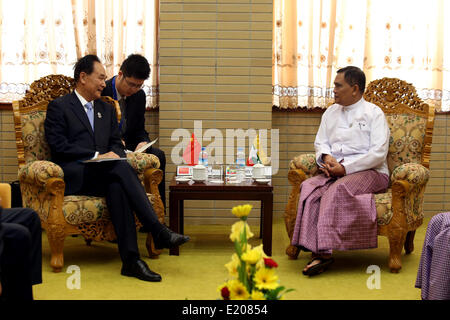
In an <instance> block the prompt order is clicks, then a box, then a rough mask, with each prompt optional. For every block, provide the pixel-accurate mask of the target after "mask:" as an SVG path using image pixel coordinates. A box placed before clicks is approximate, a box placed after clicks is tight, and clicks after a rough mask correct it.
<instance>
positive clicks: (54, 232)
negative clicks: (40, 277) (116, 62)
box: [47, 226, 65, 272]
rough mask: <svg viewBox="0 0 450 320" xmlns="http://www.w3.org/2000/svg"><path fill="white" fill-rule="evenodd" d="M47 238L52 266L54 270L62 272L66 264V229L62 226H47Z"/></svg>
mask: <svg viewBox="0 0 450 320" xmlns="http://www.w3.org/2000/svg"><path fill="white" fill-rule="evenodd" d="M47 238H48V243H49V245H50V252H51V259H50V266H51V267H52V269H53V272H61V270H62V268H63V266H64V253H63V250H64V239H65V235H64V231H63V227H62V226H59V227H58V226H49V227H48V228H47Z"/></svg>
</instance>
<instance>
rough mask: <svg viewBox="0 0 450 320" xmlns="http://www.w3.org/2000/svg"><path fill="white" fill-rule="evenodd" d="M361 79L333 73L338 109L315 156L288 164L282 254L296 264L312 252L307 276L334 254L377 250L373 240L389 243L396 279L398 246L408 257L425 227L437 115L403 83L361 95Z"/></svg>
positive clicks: (378, 85) (324, 125) (375, 86)
mask: <svg viewBox="0 0 450 320" xmlns="http://www.w3.org/2000/svg"><path fill="white" fill-rule="evenodd" d="M349 71H350V74H349ZM351 74H353V76H351ZM358 74H359V76H356V78H354V75H358ZM358 78H359V79H365V77H364V74H363V73H362V71H361V70H359V69H357V68H356V69H355V68H353V67H350V68H344V69H342V70H339V71H338V75H337V76H336V80H335V90H334V93H335V102H336V104H334V105H332V106H330V107H329V108H328V109H327V111H326V112H325V113H324V115H323V117H322V122H321V125H320V128H319V131H318V134H317V137H316V143H315V148H316V152H317V153H316V155H314V154H305V155H300V156H298V157H295V158H294V159H293V160H292V161H291V163H290V170H289V173H288V178H289V182H290V183H291V184H292V191H291V194H290V197H289V200H288V204H287V206H286V214H285V222H286V229H287V231H288V235H289V237H290V238H291V244H290V245H289V246H288V248H287V250H286V253H287V254H288V256H289V257H290V258H293V259H295V258H296V257H297V255H298V253H299V251H300V249H302V248H303V249H306V250H308V251H313V257H312V260H311V261H310V263H308V264H307V266H306V267H305V268H304V270H303V272H304V274H307V275H313V274H317V273H320V272H323V271H324V270H325V269H326V268H327V267H328V266H329V265H330V264H331V263H332V262H333V260H332V258H331V255H330V254H331V252H332V250H347V249H362V248H374V247H376V246H377V237H376V236H377V234H379V235H385V236H387V237H388V239H389V244H390V257H389V268H390V269H391V272H398V271H399V270H400V268H401V259H400V255H401V250H402V247H403V246H405V250H406V252H407V253H410V252H412V250H413V239H414V230H415V229H417V228H418V227H419V226H420V224H421V223H422V218H423V212H422V203H423V194H424V190H425V185H426V183H427V181H428V178H429V171H428V169H427V168H428V164H429V155H430V150H431V135H432V128H433V121H434V109H433V108H431V107H429V106H428V105H426V104H424V103H423V102H422V101H421V100H420V99H419V98H418V97H417V94H416V92H415V89H414V88H413V87H412V86H411V85H409V84H407V83H405V82H404V81H400V80H398V79H390V78H383V79H381V80H376V81H373V82H371V83H370V84H369V86H368V88H367V90H366V91H365V93H364V94H363V92H364V82H358V81H357V79H358ZM361 88H362V89H361ZM363 95H364V98H363ZM368 101H370V102H373V103H375V104H376V105H374V104H372V103H368ZM378 107H379V108H378ZM358 109H359V111H358ZM361 111H364V112H361ZM383 111H384V113H385V114H386V119H385V118H384V115H383ZM386 120H387V121H386ZM389 130H390V134H389ZM344 140H345V141H344ZM328 155H331V156H332V158H331V159H330V157H329V156H328ZM386 155H387V159H386ZM320 172H323V174H321V175H318V174H319V173H320ZM389 175H390V179H389ZM307 178H311V179H308V180H307ZM386 188H388V189H387V191H385V192H384V193H380V192H383V190H384V189H386ZM300 193H301V194H300Z"/></svg>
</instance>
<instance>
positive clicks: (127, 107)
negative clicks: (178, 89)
mask: <svg viewBox="0 0 450 320" xmlns="http://www.w3.org/2000/svg"><path fill="white" fill-rule="evenodd" d="M150 71H151V70H150V65H149V63H148V61H147V59H146V58H145V57H143V56H141V55H139V54H132V55H130V56H128V58H126V59H125V60H124V61H123V63H122V65H121V66H120V71H119V73H118V75H117V76H114V77H113V78H111V79H109V80H108V81H106V87H105V89H103V92H102V95H103V96H110V97H111V98H113V99H115V100H118V101H119V104H120V111H121V114H122V117H121V120H120V124H119V131H120V135H121V138H122V140H123V142H124V143H125V148H126V149H128V150H131V151H135V150H137V149H139V148H140V147H141V146H143V145H145V144H146V143H148V142H150V138H149V136H148V132H147V131H146V130H145V106H146V98H145V92H144V90H142V86H143V84H144V81H145V80H146V79H148V77H149V76H150ZM145 152H147V153H150V154H154V155H155V156H157V157H158V159H159V163H160V167H159V168H160V169H161V170H162V172H163V179H162V181H161V183H160V184H159V186H158V189H159V194H160V195H161V200H162V202H163V204H164V208H165V207H166V191H165V190H166V183H165V171H166V155H165V153H164V151H162V150H161V149H158V148H156V147H155V146H151V147H150V148H148V149H147V150H146V151H145Z"/></svg>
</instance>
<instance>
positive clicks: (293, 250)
mask: <svg viewBox="0 0 450 320" xmlns="http://www.w3.org/2000/svg"><path fill="white" fill-rule="evenodd" d="M299 253H300V248H298V247H296V246H293V245H289V246H288V247H287V248H286V254H287V255H288V256H289V259H291V260H295V259H297V258H298V254H299Z"/></svg>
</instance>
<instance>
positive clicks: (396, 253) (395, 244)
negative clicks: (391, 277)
mask: <svg viewBox="0 0 450 320" xmlns="http://www.w3.org/2000/svg"><path fill="white" fill-rule="evenodd" d="M405 238H406V234H400V235H398V234H396V235H390V236H389V237H388V239H389V247H390V249H389V250H390V251H389V269H390V270H391V272H392V273H398V272H399V271H400V269H401V268H402V260H401V255H402V249H403V244H404V243H405Z"/></svg>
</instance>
